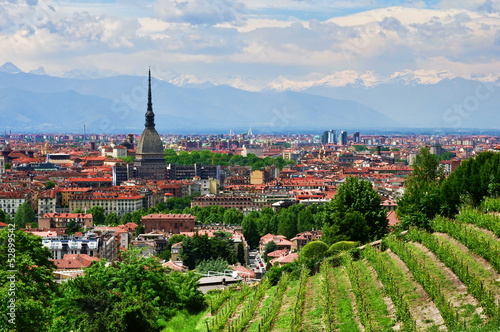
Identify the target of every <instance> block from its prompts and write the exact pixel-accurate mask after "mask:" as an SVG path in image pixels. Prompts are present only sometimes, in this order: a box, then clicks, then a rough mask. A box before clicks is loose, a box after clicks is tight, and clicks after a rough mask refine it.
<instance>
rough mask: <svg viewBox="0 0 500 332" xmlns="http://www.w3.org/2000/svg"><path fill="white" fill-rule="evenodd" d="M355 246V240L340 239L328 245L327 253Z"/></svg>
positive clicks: (356, 244)
mask: <svg viewBox="0 0 500 332" xmlns="http://www.w3.org/2000/svg"><path fill="white" fill-rule="evenodd" d="M357 246H359V243H358V242H355V241H340V242H337V243H334V244H332V245H331V246H330V248H329V249H328V255H337V254H340V253H341V252H344V251H347V250H350V249H352V248H355V247H357Z"/></svg>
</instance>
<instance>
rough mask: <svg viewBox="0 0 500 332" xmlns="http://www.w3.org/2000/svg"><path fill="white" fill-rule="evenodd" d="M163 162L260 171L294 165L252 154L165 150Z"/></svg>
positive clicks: (281, 159) (287, 161)
mask: <svg viewBox="0 0 500 332" xmlns="http://www.w3.org/2000/svg"><path fill="white" fill-rule="evenodd" d="M165 160H166V162H167V164H177V165H194V164H195V163H198V164H202V165H220V166H230V165H239V166H251V167H252V169H260V168H262V167H266V166H271V165H276V166H277V167H279V168H280V169H283V167H284V166H285V165H287V164H295V162H294V161H290V160H284V159H283V158H282V157H277V158H270V157H267V158H259V157H257V156H256V155H254V154H249V155H248V156H247V157H243V156H241V155H232V156H229V155H228V154H226V153H217V152H212V151H209V150H202V151H200V152H198V151H192V152H191V153H189V152H187V151H181V152H179V154H177V153H176V152H175V151H174V150H173V149H167V150H165Z"/></svg>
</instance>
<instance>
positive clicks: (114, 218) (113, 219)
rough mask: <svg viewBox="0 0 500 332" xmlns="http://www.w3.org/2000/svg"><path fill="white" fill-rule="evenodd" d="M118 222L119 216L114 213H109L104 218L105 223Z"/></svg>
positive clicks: (116, 223) (112, 223) (113, 224)
mask: <svg viewBox="0 0 500 332" xmlns="http://www.w3.org/2000/svg"><path fill="white" fill-rule="evenodd" d="M119 223H120V217H118V216H117V215H116V214H115V213H110V214H108V215H107V216H106V219H104V224H105V225H111V226H116V225H118V224H119Z"/></svg>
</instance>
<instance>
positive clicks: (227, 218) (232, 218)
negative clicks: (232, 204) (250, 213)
mask: <svg viewBox="0 0 500 332" xmlns="http://www.w3.org/2000/svg"><path fill="white" fill-rule="evenodd" d="M243 217H244V215H243V213H242V212H241V211H240V210H238V209H236V208H231V209H227V210H225V211H224V217H223V222H224V224H226V225H241V222H242V221H243Z"/></svg>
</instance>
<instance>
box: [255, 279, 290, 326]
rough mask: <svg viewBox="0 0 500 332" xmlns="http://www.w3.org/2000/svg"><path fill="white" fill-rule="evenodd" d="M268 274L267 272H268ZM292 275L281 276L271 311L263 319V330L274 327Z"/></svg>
mask: <svg viewBox="0 0 500 332" xmlns="http://www.w3.org/2000/svg"><path fill="white" fill-rule="evenodd" d="M266 275H267V273H266ZM290 279H291V275H290V274H285V275H283V276H282V277H281V279H280V280H279V283H278V285H277V289H276V293H274V298H273V301H272V304H271V306H270V307H269V311H268V312H267V315H265V316H264V318H263V319H262V324H261V332H269V331H271V330H272V328H273V322H274V320H275V318H276V315H277V314H278V312H279V311H280V309H281V301H282V299H283V295H284V294H285V292H286V290H287V287H288V284H289V282H290Z"/></svg>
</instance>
